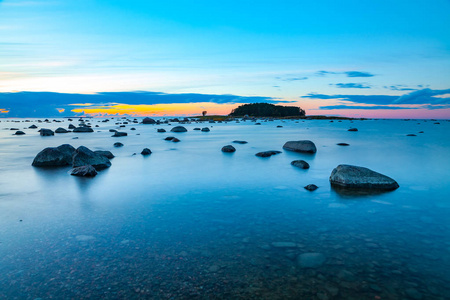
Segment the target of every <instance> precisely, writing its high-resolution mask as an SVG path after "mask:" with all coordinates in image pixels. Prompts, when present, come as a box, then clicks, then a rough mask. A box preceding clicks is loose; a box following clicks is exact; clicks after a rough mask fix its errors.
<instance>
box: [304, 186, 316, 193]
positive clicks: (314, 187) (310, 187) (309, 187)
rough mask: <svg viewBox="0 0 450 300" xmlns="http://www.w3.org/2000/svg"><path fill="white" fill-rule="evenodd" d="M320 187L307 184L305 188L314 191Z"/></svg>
mask: <svg viewBox="0 0 450 300" xmlns="http://www.w3.org/2000/svg"><path fill="white" fill-rule="evenodd" d="M318 188H319V187H318V186H317V185H315V184H308V185H307V186H305V189H306V190H308V191H310V192H313V191H315V190H317V189H318Z"/></svg>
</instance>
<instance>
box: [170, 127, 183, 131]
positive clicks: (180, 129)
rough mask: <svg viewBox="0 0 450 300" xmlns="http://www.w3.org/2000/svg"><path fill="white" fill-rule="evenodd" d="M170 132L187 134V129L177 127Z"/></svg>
mask: <svg viewBox="0 0 450 300" xmlns="http://www.w3.org/2000/svg"><path fill="white" fill-rule="evenodd" d="M170 131H172V132H186V131H187V129H186V128H185V127H183V126H175V127H174V128H172V129H171V130H170Z"/></svg>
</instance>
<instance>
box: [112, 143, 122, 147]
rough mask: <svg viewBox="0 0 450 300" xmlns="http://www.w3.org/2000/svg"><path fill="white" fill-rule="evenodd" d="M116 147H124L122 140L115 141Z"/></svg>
mask: <svg viewBox="0 0 450 300" xmlns="http://www.w3.org/2000/svg"><path fill="white" fill-rule="evenodd" d="M114 147H116V148H118V147H123V144H122V143H120V142H117V143H114Z"/></svg>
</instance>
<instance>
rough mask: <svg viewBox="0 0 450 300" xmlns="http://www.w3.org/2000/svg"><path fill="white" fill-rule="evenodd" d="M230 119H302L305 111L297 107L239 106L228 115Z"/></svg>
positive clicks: (259, 104) (254, 104) (267, 104)
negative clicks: (247, 117)
mask: <svg viewBox="0 0 450 300" xmlns="http://www.w3.org/2000/svg"><path fill="white" fill-rule="evenodd" d="M229 115H230V116H232V117H243V116H245V115H248V116H249V117H304V116H305V111H304V110H303V109H301V108H300V107H297V106H281V105H274V104H269V103H251V104H244V105H241V106H239V107H237V108H235V109H233V111H231V113H230V114H229Z"/></svg>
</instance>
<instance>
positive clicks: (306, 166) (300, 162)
mask: <svg viewBox="0 0 450 300" xmlns="http://www.w3.org/2000/svg"><path fill="white" fill-rule="evenodd" d="M291 165H293V166H294V167H297V168H300V169H309V164H308V163H307V162H306V161H304V160H293V161H291Z"/></svg>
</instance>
